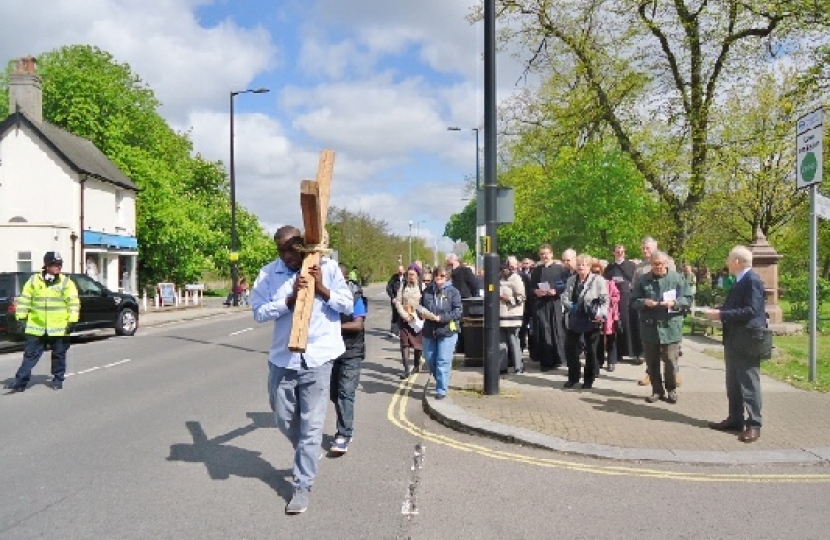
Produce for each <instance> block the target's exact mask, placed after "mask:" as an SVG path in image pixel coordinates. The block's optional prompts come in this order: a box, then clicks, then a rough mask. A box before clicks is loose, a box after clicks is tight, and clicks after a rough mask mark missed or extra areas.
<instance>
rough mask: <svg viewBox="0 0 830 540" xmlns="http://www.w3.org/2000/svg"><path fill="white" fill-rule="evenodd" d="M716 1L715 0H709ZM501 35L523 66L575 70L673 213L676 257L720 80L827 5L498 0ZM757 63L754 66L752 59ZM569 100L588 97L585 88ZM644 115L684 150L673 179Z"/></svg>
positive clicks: (805, 26) (703, 161) (702, 182)
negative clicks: (652, 144) (652, 143)
mask: <svg viewBox="0 0 830 540" xmlns="http://www.w3.org/2000/svg"><path fill="white" fill-rule="evenodd" d="M710 4H712V5H710ZM497 6H498V10H499V15H500V17H501V18H502V21H503V27H504V28H505V30H504V31H503V33H502V38H503V39H504V40H505V41H507V42H509V43H512V44H516V45H518V46H519V49H520V50H522V51H529V53H530V57H529V58H527V65H528V69H529V70H538V71H540V72H542V73H545V74H549V73H553V74H559V73H571V74H573V75H574V77H575V78H574V79H573V80H572V82H573V85H574V86H575V87H577V88H579V89H583V88H584V89H585V90H587V96H589V97H590V101H591V103H590V106H589V107H588V109H589V110H591V111H593V114H591V115H590V116H589V118H601V121H602V123H603V124H604V125H605V126H607V128H608V129H609V130H610V132H611V133H612V134H613V136H614V138H615V139H616V141H617V144H618V146H619V148H620V149H621V150H622V151H623V152H624V153H626V154H628V156H629V157H630V159H631V161H632V163H633V164H634V165H635V167H636V168H637V170H638V171H639V172H640V174H641V175H642V176H643V178H645V180H646V182H647V183H648V185H649V186H650V188H651V189H652V190H653V191H654V193H655V194H656V195H657V196H658V197H659V198H660V200H661V201H662V202H663V203H664V204H665V206H666V210H667V212H668V214H669V216H670V218H671V222H670V223H667V224H666V225H670V226H671V229H670V231H669V232H670V239H669V240H670V241H669V243H668V248H669V250H670V251H672V252H674V253H682V252H683V251H684V248H685V246H686V244H687V242H688V241H689V238H690V236H691V234H692V225H693V224H694V223H695V221H696V219H697V214H698V212H699V207H700V204H701V202H702V201H703V199H704V198H705V196H706V193H707V180H708V175H709V168H710V166H711V163H710V146H709V143H710V140H709V139H710V130H711V127H712V121H713V118H712V114H713V110H714V108H715V106H716V100H717V99H718V97H719V91H720V89H721V86H722V85H723V84H724V81H725V80H726V79H728V78H730V77H735V76H737V75H739V74H741V73H742V71H744V70H745V69H746V68H747V67H748V65H751V64H752V63H753V62H754V59H755V58H758V57H759V56H760V54H759V53H760V47H759V45H760V40H762V39H769V38H771V37H773V36H777V37H778V38H779V39H784V40H786V39H797V38H798V37H799V36H802V35H804V34H805V32H806V31H808V30H811V29H819V28H824V27H825V25H826V23H827V17H828V14H827V10H826V9H825V8H826V7H827V1H826V0H821V1H818V2H817V1H814V0H791V1H786V0H781V1H776V2H768V1H760V0H755V1H741V0H721V1H719V2H714V3H713V2H708V1H705V0H704V1H700V0H695V1H689V0H675V1H673V2H660V1H658V0H617V1H613V2H612V1H608V0H570V1H559V0H556V1H554V0H498V1H497ZM756 65H757V64H756ZM567 99H576V100H585V99H586V95H585V94H583V93H582V92H574V93H573V94H572V97H571V96H568V98H567ZM649 118H655V119H660V120H661V121H662V122H664V123H665V124H666V125H667V126H668V130H667V133H668V135H669V137H670V138H671V139H672V141H671V144H672V145H674V146H677V147H683V148H684V153H686V154H687V155H688V161H687V162H686V163H685V167H684V170H683V171H682V172H681V174H678V175H670V177H669V179H672V180H675V179H676V180H680V182H681V185H680V187H679V188H678V187H677V186H674V185H672V183H671V182H669V181H667V178H666V176H665V175H664V174H662V172H663V171H662V170H661V168H660V167H659V154H657V153H655V152H653V151H652V149H650V148H649V147H648V146H645V145H643V144H642V140H641V138H640V137H639V134H640V133H641V128H642V125H643V123H644V120H645V121H648V119H649Z"/></svg>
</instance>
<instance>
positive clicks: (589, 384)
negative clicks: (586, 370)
mask: <svg viewBox="0 0 830 540" xmlns="http://www.w3.org/2000/svg"><path fill="white" fill-rule="evenodd" d="M593 387H594V383H582V389H583V390H590V389H591V388H593Z"/></svg>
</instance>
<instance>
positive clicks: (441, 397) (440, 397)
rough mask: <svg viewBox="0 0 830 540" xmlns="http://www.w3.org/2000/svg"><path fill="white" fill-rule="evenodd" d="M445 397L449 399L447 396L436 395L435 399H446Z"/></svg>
mask: <svg viewBox="0 0 830 540" xmlns="http://www.w3.org/2000/svg"><path fill="white" fill-rule="evenodd" d="M445 397H447V396H446V394H435V399H444V398H445Z"/></svg>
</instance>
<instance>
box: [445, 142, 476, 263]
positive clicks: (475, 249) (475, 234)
mask: <svg viewBox="0 0 830 540" xmlns="http://www.w3.org/2000/svg"><path fill="white" fill-rule="evenodd" d="M466 129H469V130H470V131H475V132H476V194H475V198H476V208H478V203H479V200H478V190H479V189H481V160H480V159H479V153H480V149H481V147H480V146H479V143H478V132H479V129H478V128H477V127H474V128H466ZM447 131H462V129H461V128H460V127H457V126H452V127H448V128H447ZM475 238H476V245H475V248H476V249H475V253H476V268H478V267H479V265H480V262H479V253H478V249H479V248H478V244H479V238H478V220H476V233H475Z"/></svg>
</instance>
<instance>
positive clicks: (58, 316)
mask: <svg viewBox="0 0 830 540" xmlns="http://www.w3.org/2000/svg"><path fill="white" fill-rule="evenodd" d="M62 268H63V259H62V258H61V255H60V253H58V252H57V251H47V252H46V254H45V255H44V256H43V268H42V269H41V271H40V272H39V273H37V274H33V275H32V276H31V277H30V278H29V279H28V281H26V284H25V285H24V286H23V290H22V291H21V293H20V297H19V298H18V299H17V310H16V311H15V318H16V319H17V320H18V321H25V323H26V327H25V329H24V330H23V333H24V335H25V336H26V341H25V345H24V348H23V362H22V363H21V364H20V368H19V369H18V370H17V373H16V374H15V376H14V381H13V382H12V383H11V384H9V385H8V388H9V389H10V390H12V391H13V392H23V391H24V390H26V387H27V386H28V384H29V379H30V377H31V376H32V370H33V369H34V367H35V366H36V365H37V363H38V362H39V361H40V357H41V356H43V352H44V351H45V350H46V347H49V348H50V349H52V389H54V390H60V389H62V388H63V382H64V378H65V377H66V353H67V351H69V334H71V333H72V329H73V327H74V326H75V323H77V322H78V318H79V317H80V312H81V303H80V300H79V299H78V289H77V288H76V287H75V283H74V282H73V281H72V279H71V278H70V277H69V276H67V275H65V274H62V273H61V269H62Z"/></svg>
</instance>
